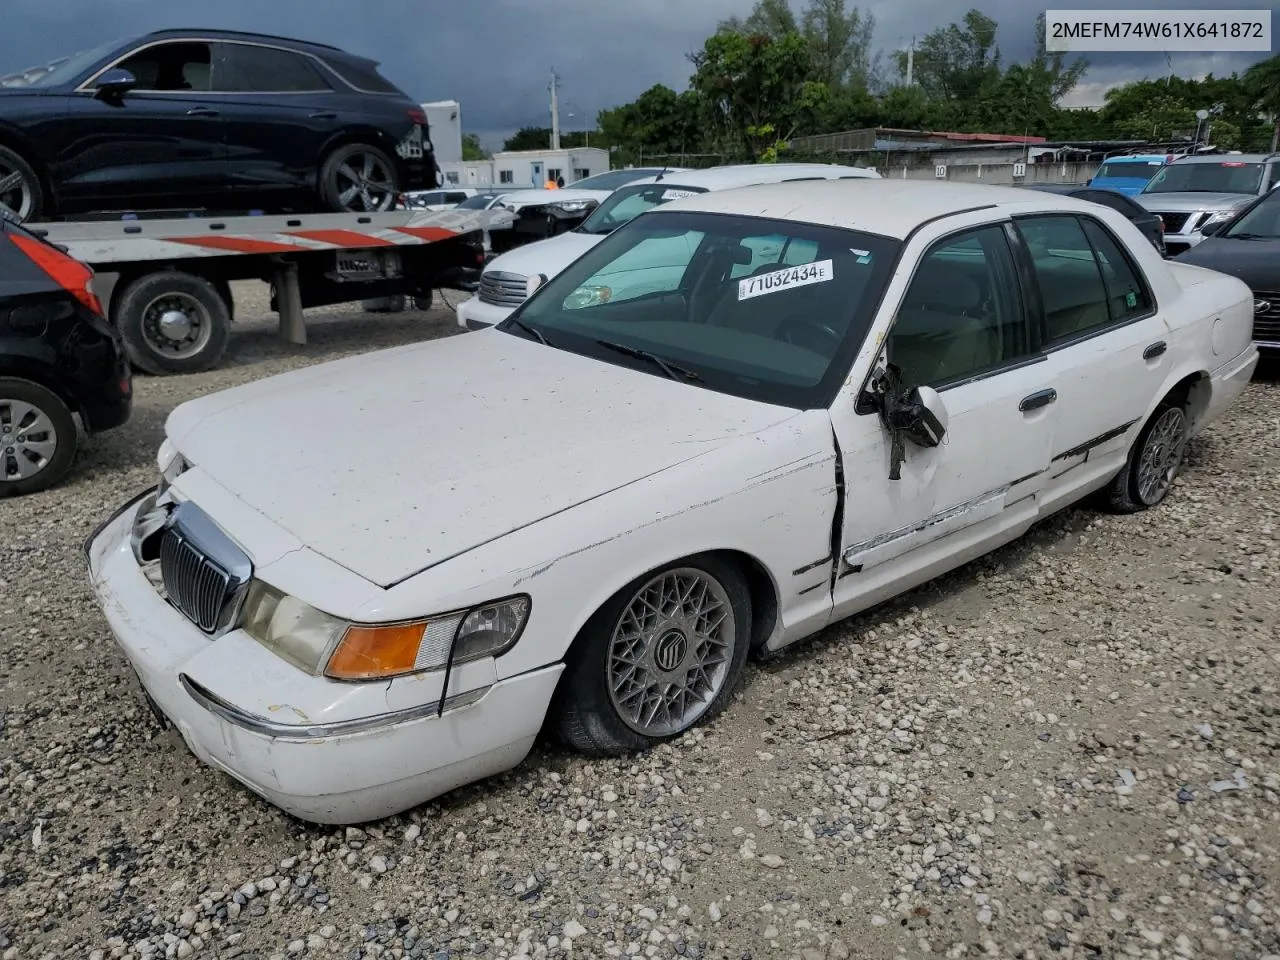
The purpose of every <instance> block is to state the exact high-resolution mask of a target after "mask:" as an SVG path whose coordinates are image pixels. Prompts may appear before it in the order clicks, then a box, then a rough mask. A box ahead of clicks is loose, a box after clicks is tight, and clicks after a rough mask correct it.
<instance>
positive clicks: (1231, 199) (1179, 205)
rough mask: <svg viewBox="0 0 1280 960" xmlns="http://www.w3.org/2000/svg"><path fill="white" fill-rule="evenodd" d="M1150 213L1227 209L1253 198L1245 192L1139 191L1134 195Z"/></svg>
mask: <svg viewBox="0 0 1280 960" xmlns="http://www.w3.org/2000/svg"><path fill="white" fill-rule="evenodd" d="M1134 199H1135V200H1137V201H1138V203H1140V204H1142V205H1143V206H1144V207H1146V208H1147V209H1148V210H1150V211H1151V212H1152V213H1195V212H1196V211H1198V210H1227V209H1230V208H1231V207H1238V206H1244V205H1245V204H1246V203H1249V202H1250V201H1251V200H1253V196H1252V195H1251V194H1245V193H1197V192H1195V191H1191V192H1187V193H1139V194H1137V195H1135V196H1134Z"/></svg>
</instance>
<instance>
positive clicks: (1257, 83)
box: [1241, 56, 1280, 153]
mask: <svg viewBox="0 0 1280 960" xmlns="http://www.w3.org/2000/svg"><path fill="white" fill-rule="evenodd" d="M1241 86H1242V88H1243V90H1244V92H1245V94H1246V95H1247V96H1248V97H1249V99H1250V100H1251V101H1252V103H1251V106H1252V107H1253V108H1254V109H1255V110H1257V111H1258V112H1259V113H1262V114H1265V115H1266V117H1267V118H1268V120H1269V122H1270V123H1271V127H1272V129H1271V152H1272V153H1275V152H1276V150H1277V148H1280V56H1276V57H1271V58H1269V59H1267V60H1262V61H1260V62H1259V63H1255V64H1254V65H1253V66H1251V67H1250V68H1249V69H1248V70H1246V71H1245V72H1244V78H1243V83H1242V84H1241Z"/></svg>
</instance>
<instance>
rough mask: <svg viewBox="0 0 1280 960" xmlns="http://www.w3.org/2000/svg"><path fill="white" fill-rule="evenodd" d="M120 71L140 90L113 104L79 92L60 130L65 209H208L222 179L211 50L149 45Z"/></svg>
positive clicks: (201, 45) (60, 175)
mask: <svg viewBox="0 0 1280 960" xmlns="http://www.w3.org/2000/svg"><path fill="white" fill-rule="evenodd" d="M118 66H119V67H121V68H123V69H125V70H128V71H129V72H130V73H132V74H133V75H134V77H135V78H136V79H137V81H138V83H137V86H136V87H135V88H134V89H133V90H132V91H130V92H129V93H126V94H125V95H124V96H123V97H122V98H116V99H111V100H108V99H105V98H103V97H99V96H96V95H95V94H94V93H93V92H92V91H87V92H84V93H81V94H80V95H79V99H77V100H76V101H75V102H74V103H73V104H72V106H71V109H70V111H69V112H68V115H67V117H66V120H65V121H64V126H63V129H62V130H60V131H59V132H58V138H59V140H60V149H59V151H58V152H59V154H60V157H59V160H58V165H59V169H58V171H57V172H58V179H59V181H60V183H61V184H62V186H61V189H60V194H61V196H60V201H61V204H62V206H63V208H64V210H65V211H66V212H68V213H76V212H85V211H88V210H120V209H150V208H165V209H168V208H178V207H188V206H193V207H194V206H203V205H205V204H206V203H207V202H208V201H209V200H211V199H212V198H215V197H216V196H217V195H218V193H219V191H220V190H221V189H222V188H223V187H224V186H225V180H226V154H225V147H224V145H223V127H222V116H221V114H220V112H219V110H218V108H217V105H216V104H213V103H210V96H209V91H210V86H211V74H212V59H211V49H210V44H208V43H201V42H194V41H185V40H184V41H174V42H164V43H152V44H148V45H146V46H144V47H143V48H141V49H139V50H138V51H137V52H136V53H134V54H132V55H131V56H129V57H127V58H125V59H124V60H123V61H121V62H120V63H119V64H118Z"/></svg>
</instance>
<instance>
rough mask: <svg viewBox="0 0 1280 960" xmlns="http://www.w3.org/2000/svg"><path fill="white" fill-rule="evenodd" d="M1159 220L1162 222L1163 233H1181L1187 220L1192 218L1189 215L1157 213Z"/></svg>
mask: <svg viewBox="0 0 1280 960" xmlns="http://www.w3.org/2000/svg"><path fill="white" fill-rule="evenodd" d="M1157 214H1158V215H1159V217H1160V219H1161V220H1163V221H1164V232H1165V233H1181V232H1182V228H1183V227H1185V226H1186V225H1187V220H1188V219H1189V218H1190V217H1191V216H1192V215H1191V214H1189V213H1159V211H1157Z"/></svg>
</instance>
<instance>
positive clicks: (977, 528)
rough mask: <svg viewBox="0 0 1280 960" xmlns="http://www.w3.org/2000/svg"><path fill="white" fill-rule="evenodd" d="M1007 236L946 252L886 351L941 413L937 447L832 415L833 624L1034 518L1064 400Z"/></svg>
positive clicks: (929, 254)
mask: <svg viewBox="0 0 1280 960" xmlns="http://www.w3.org/2000/svg"><path fill="white" fill-rule="evenodd" d="M1009 230H1010V228H1009V227H1008V226H1007V225H1003V224H992V225H988V226H984V227H979V228H977V229H970V230H965V231H962V232H960V233H957V234H953V235H951V236H948V237H944V238H942V239H941V240H938V241H937V242H936V243H934V244H933V245H932V246H931V247H929V248H928V249H927V250H926V251H925V253H924V256H923V257H922V258H921V260H920V261H919V264H918V266H917V268H916V270H915V273H914V276H913V278H912V281H911V283H910V285H909V286H908V288H907V290H906V293H905V294H904V296H903V298H902V301H901V303H900V304H899V305H898V309H897V314H896V317H895V319H894V322H893V325H892V327H891V328H890V331H889V334H888V337H887V339H886V354H887V359H888V361H889V363H891V364H893V365H895V366H896V367H898V368H899V369H900V370H901V375H902V380H903V382H904V383H905V384H907V385H908V386H931V387H933V388H934V389H935V390H937V391H938V394H939V396H940V397H941V399H942V402H943V404H944V406H945V408H946V412H947V418H948V424H947V433H946V437H945V439H944V441H943V443H942V445H941V446H938V447H934V448H925V447H920V446H916V445H913V444H912V443H911V442H910V441H905V447H904V452H905V458H904V459H903V460H902V461H901V462H900V463H899V465H898V466H899V470H900V473H901V475H900V477H899V478H898V479H890V472H891V467H892V461H893V459H894V458H893V447H894V445H893V443H892V438H891V436H890V434H889V431H888V430H887V429H886V427H885V426H884V424H883V423H882V422H881V420H880V417H879V416H878V414H876V413H875V412H874V411H870V410H867V409H865V408H861V409H862V412H859V408H855V405H854V404H853V403H852V401H851V402H850V403H848V404H844V405H842V406H840V407H838V408H835V409H833V411H832V419H833V423H834V427H835V432H836V438H837V441H838V443H839V446H840V453H841V458H842V462H843V467H844V483H845V491H846V496H845V505H844V519H843V529H842V538H841V545H840V560H839V573H838V576H837V579H836V581H835V589H834V602H835V615H836V616H837V617H839V616H848V615H849V614H851V613H854V612H856V611H857V610H860V609H864V608H866V607H868V606H871V605H873V604H875V603H878V602H880V601H881V600H883V599H886V598H887V597H889V596H892V595H893V594H895V593H897V592H899V591H901V590H903V589H907V588H909V587H911V586H914V585H916V584H918V583H922V582H924V581H925V580H928V579H930V578H931V577H934V576H936V575H938V574H939V573H942V572H943V571H945V570H947V569H949V568H951V567H954V566H957V565H958V564H960V563H963V562H965V561H967V560H969V559H972V558H973V557H976V556H978V555H980V554H982V553H985V552H986V551H987V550H989V549H992V548H993V547H995V546H997V545H999V544H1000V543H1002V542H1005V541H1007V540H1010V539H1012V538H1014V537H1016V536H1017V535H1018V534H1020V533H1021V532H1022V531H1023V530H1025V529H1026V528H1027V527H1028V526H1029V525H1030V524H1031V523H1032V522H1033V521H1034V520H1035V518H1036V516H1037V514H1038V512H1039V495H1040V492H1041V489H1042V486H1043V483H1044V478H1045V471H1046V469H1047V467H1048V464H1049V460H1050V457H1051V455H1052V449H1053V443H1054V426H1055V422H1056V417H1057V405H1056V403H1055V400H1056V394H1055V393H1054V385H1053V382H1052V379H1051V378H1050V371H1049V367H1048V364H1047V363H1045V362H1044V358H1043V356H1041V355H1039V354H1038V353H1037V352H1036V351H1035V346H1036V343H1035V339H1034V337H1033V335H1032V326H1031V323H1030V316H1031V314H1030V311H1029V309H1028V304H1029V302H1030V300H1029V296H1028V291H1026V290H1024V289H1023V287H1022V285H1021V284H1020V282H1019V274H1018V270H1017V268H1016V266H1015V260H1014V257H1013V253H1012V249H1011V244H1010V233H1009Z"/></svg>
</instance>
